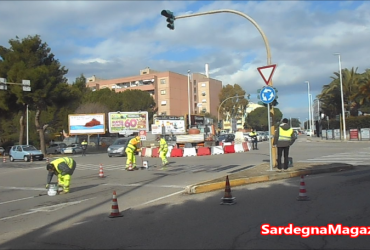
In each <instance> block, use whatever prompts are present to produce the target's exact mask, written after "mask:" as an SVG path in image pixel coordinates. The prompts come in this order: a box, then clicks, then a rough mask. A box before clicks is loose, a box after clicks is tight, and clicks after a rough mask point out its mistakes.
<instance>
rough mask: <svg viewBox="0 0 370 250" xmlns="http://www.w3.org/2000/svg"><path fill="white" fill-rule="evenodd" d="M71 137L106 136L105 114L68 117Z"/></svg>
mask: <svg viewBox="0 0 370 250" xmlns="http://www.w3.org/2000/svg"><path fill="white" fill-rule="evenodd" d="M68 127H69V134H70V135H87V134H105V114H104V113H102V114H78V115H68Z"/></svg>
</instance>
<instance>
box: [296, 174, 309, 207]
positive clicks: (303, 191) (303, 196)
mask: <svg viewBox="0 0 370 250" xmlns="http://www.w3.org/2000/svg"><path fill="white" fill-rule="evenodd" d="M309 200H310V198H309V197H308V196H307V194H306V187H305V184H304V176H303V175H302V176H301V183H300V186H299V195H298V197H297V201H309Z"/></svg>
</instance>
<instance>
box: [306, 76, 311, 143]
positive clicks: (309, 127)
mask: <svg viewBox="0 0 370 250" xmlns="http://www.w3.org/2000/svg"><path fill="white" fill-rule="evenodd" d="M305 83H307V97H308V125H309V126H308V125H307V128H308V129H309V131H310V137H312V130H311V129H312V127H311V120H312V117H311V98H310V95H311V94H310V82H309V81H305Z"/></svg>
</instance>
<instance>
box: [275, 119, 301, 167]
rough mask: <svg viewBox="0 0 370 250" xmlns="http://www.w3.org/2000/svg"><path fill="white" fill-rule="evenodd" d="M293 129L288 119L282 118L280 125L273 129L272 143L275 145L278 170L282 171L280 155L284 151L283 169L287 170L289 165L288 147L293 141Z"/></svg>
mask: <svg viewBox="0 0 370 250" xmlns="http://www.w3.org/2000/svg"><path fill="white" fill-rule="evenodd" d="M295 139H296V137H295V136H294V131H293V129H292V128H291V127H290V126H289V123H288V119H287V118H284V119H283V120H282V123H281V124H280V126H279V127H278V128H277V129H276V130H275V136H274V142H273V145H274V146H276V147H277V153H278V157H277V168H278V170H277V171H278V172H281V171H282V166H281V157H282V155H283V153H284V170H283V171H287V170H288V166H289V148H290V146H291V145H292V144H293V143H294V142H295Z"/></svg>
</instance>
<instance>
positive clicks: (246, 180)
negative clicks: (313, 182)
mask: <svg viewBox="0 0 370 250" xmlns="http://www.w3.org/2000/svg"><path fill="white" fill-rule="evenodd" d="M307 141H308V142H323V143H325V142H342V143H353V142H357V143H358V142H360V143H361V142H362V143H369V141H358V140H353V141H351V140H347V141H342V140H326V139H321V138H319V137H309V136H307ZM293 157H294V156H293ZM351 169H354V166H353V165H351V164H345V163H330V164H324V163H300V162H298V163H294V164H293V167H290V168H289V169H288V171H286V172H277V168H273V169H272V171H271V170H270V165H269V163H263V164H260V165H257V166H255V167H253V168H250V169H246V170H244V171H240V172H238V173H234V174H230V175H228V177H229V182H230V187H231V188H232V187H235V186H242V185H248V184H252V183H257V182H266V181H274V180H280V179H287V178H293V177H297V176H301V175H312V174H320V173H330V172H339V171H345V170H351ZM225 181H226V176H224V177H222V178H217V179H213V180H208V181H205V182H201V183H197V184H193V185H189V186H187V187H186V188H185V193H187V194H199V193H205V192H211V191H216V190H222V189H224V188H225Z"/></svg>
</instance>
